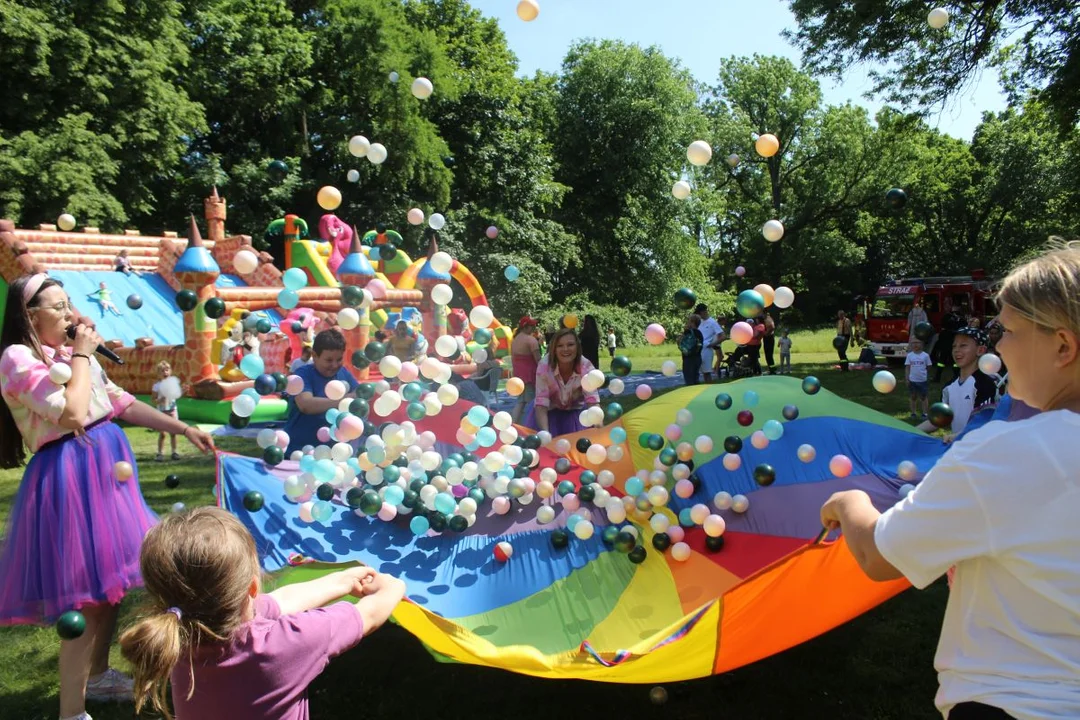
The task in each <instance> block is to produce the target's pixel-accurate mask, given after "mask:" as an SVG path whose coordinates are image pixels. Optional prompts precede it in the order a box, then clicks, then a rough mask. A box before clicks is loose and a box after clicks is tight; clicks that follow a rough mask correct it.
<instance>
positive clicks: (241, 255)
mask: <svg viewBox="0 0 1080 720" xmlns="http://www.w3.org/2000/svg"><path fill="white" fill-rule="evenodd" d="M258 267H259V257H258V256H257V255H256V254H255V253H253V252H251V251H250V250H238V251H237V253H236V254H235V255H233V269H234V270H236V272H237V273H239V274H240V275H249V274H251V273H253V272H255V270H256V268H258Z"/></svg>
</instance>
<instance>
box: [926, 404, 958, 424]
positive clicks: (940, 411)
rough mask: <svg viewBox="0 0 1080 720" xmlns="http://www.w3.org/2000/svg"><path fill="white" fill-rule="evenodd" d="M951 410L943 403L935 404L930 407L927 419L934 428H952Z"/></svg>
mask: <svg viewBox="0 0 1080 720" xmlns="http://www.w3.org/2000/svg"><path fill="white" fill-rule="evenodd" d="M953 414H954V413H953V409H952V408H951V407H949V406H948V405H946V404H945V403H943V402H937V403H934V404H933V405H931V406H930V412H929V413H927V417H928V418H929V419H930V422H931V423H932V424H933V426H934V427H936V428H942V429H947V428H950V427H952V421H953Z"/></svg>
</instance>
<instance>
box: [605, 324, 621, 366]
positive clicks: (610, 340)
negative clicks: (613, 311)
mask: <svg viewBox="0 0 1080 720" xmlns="http://www.w3.org/2000/svg"><path fill="white" fill-rule="evenodd" d="M617 345H618V340H617V338H616V337H615V328H613V327H609V328H608V330H607V351H608V357H610V358H611V359H615V348H616V347H617Z"/></svg>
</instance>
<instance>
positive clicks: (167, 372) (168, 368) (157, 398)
mask: <svg viewBox="0 0 1080 720" xmlns="http://www.w3.org/2000/svg"><path fill="white" fill-rule="evenodd" d="M157 369H158V381H157V382H156V383H154V386H153V387H152V388H150V396H151V398H152V399H153V401H154V405H155V407H157V409H158V412H160V413H162V414H163V415H168V416H169V417H172V418H175V419H176V420H179V419H180V413H179V411H177V409H176V401H175V400H171V399H169V398H167V397H165V396H164V395H162V394H161V385H162V383H163V382H165V378H167V377H170V376H171V375H172V365H169V363H167V362H165V361H164V360H162V361H161V362H159V363H158V367H157ZM166 435H168V436H169V440H170V444H171V445H172V459H173V460H179V459H180V453H178V452H176V435H174V434H172V433H165V432H162V433H158V441H157V457H156V458H154V459H155V460H157V461H158V462H164V461H165V453H164V452H163V451H164V450H165V436H166Z"/></svg>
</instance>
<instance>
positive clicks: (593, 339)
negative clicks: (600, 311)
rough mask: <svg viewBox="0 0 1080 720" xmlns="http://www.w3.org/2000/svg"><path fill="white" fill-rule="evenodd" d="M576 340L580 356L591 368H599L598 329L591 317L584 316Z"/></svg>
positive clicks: (594, 319)
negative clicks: (579, 342) (577, 340)
mask: <svg viewBox="0 0 1080 720" xmlns="http://www.w3.org/2000/svg"><path fill="white" fill-rule="evenodd" d="M578 339H579V340H580V341H581V354H582V355H584V356H585V359H586V360H588V361H589V362H590V363H592V366H593V367H600V328H599V327H598V326H597V324H596V318H594V317H593V316H592V315H586V316H585V320H584V321H583V322H582V324H581V332H580V333H579V334H578Z"/></svg>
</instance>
